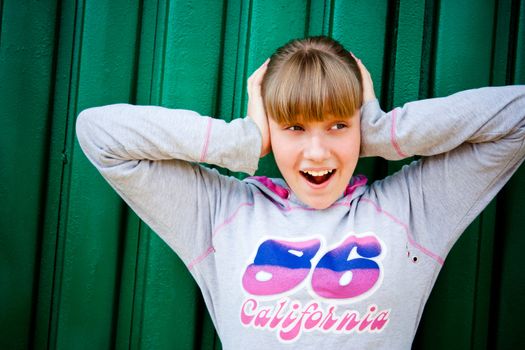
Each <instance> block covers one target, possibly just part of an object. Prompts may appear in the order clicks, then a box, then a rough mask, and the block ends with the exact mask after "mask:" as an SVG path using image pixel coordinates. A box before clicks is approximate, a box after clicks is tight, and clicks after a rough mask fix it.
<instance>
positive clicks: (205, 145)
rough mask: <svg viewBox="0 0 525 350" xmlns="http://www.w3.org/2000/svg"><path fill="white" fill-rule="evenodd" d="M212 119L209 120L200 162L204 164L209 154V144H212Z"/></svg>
mask: <svg viewBox="0 0 525 350" xmlns="http://www.w3.org/2000/svg"><path fill="white" fill-rule="evenodd" d="M212 121H213V120H212V118H208V127H207V128H206V139H205V140H204V146H203V147H202V152H201V157H200V159H199V162H204V161H205V160H206V156H207V153H208V143H209V142H210V135H211V125H212Z"/></svg>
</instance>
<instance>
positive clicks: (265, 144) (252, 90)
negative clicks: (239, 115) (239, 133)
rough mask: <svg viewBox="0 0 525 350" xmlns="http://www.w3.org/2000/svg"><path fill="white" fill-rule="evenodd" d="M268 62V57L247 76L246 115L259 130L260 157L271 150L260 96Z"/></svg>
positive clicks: (266, 120)
mask: <svg viewBox="0 0 525 350" xmlns="http://www.w3.org/2000/svg"><path fill="white" fill-rule="evenodd" d="M268 62H270V59H269V58H268V59H267V60H266V61H265V62H264V63H263V64H262V65H261V66H260V67H259V68H257V70H256V71H255V72H253V73H252V75H251V76H250V77H249V78H248V117H250V118H252V120H253V121H254V122H255V124H257V126H258V127H259V130H260V131H261V135H262V145H261V156H260V157H261V158H262V157H264V156H265V155H267V154H268V153H270V150H271V145H270V129H269V127H268V117H267V116H266V111H265V110H264V104H263V99H262V96H261V83H262V79H263V77H264V73H266V68H267V67H268Z"/></svg>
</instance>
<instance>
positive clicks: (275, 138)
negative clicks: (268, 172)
mask: <svg viewBox="0 0 525 350" xmlns="http://www.w3.org/2000/svg"><path fill="white" fill-rule="evenodd" d="M270 142H271V145H272V152H273V156H274V158H275V161H276V162H277V166H278V167H279V169H280V170H281V171H282V170H283V168H284V167H287V166H289V163H291V162H290V161H291V158H292V157H291V153H292V152H293V147H290V143H289V142H288V141H287V140H286V138H284V137H282V136H281V135H275V134H272V135H271V137H270Z"/></svg>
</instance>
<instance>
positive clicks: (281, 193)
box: [245, 174, 368, 207]
mask: <svg viewBox="0 0 525 350" xmlns="http://www.w3.org/2000/svg"><path fill="white" fill-rule="evenodd" d="M245 181H248V182H250V183H253V184H255V185H256V186H257V187H259V188H261V190H263V191H264V192H266V193H268V194H270V195H271V196H272V197H273V198H274V199H275V200H277V201H278V202H280V203H281V204H283V205H284V206H289V203H288V202H292V203H296V204H299V205H300V206H302V207H308V205H306V204H305V203H303V202H302V201H301V200H300V199H299V198H298V197H297V196H296V195H295V194H294V193H293V191H292V190H291V189H290V187H289V186H288V184H287V183H286V181H284V179H281V178H269V177H267V176H250V177H248V178H246V179H245ZM367 182H368V179H367V178H366V176H364V175H361V174H358V175H355V176H352V178H351V179H350V182H349V183H348V185H347V186H346V189H345V191H344V193H343V195H342V196H341V197H340V198H339V199H338V200H337V201H336V202H335V203H337V202H339V201H341V200H342V199H343V198H345V197H347V196H350V198H349V201H351V200H352V199H353V198H355V197H356V196H358V195H359V194H361V193H362V191H357V189H359V188H361V187H364V186H365V185H366V184H367ZM335 203H334V204H335ZM332 205H333V204H332Z"/></svg>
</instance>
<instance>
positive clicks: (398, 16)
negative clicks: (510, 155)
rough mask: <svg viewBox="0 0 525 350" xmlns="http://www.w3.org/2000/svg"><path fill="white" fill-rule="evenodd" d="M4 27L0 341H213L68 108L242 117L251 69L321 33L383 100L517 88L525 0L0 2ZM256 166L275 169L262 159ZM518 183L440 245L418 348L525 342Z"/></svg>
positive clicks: (165, 255)
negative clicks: (367, 74)
mask: <svg viewBox="0 0 525 350" xmlns="http://www.w3.org/2000/svg"><path fill="white" fill-rule="evenodd" d="M0 20H1V22H0V74H1V76H0V81H1V84H2V85H1V87H2V88H1V89H0V96H1V100H2V104H1V105H0V111H1V115H0V116H1V120H0V122H1V127H0V145H1V148H2V150H4V152H2V156H1V157H2V158H1V161H0V164H2V166H0V175H1V177H2V181H1V182H0V203H2V206H0V220H1V221H0V243H1V245H0V246H1V248H0V249H1V255H0V267H1V268H0V271H1V274H0V283H1V284H0V285H1V286H2V288H1V289H0V290H1V293H2V294H1V296H2V298H1V300H2V301H1V303H2V305H1V306H0V307H1V310H2V311H3V313H2V318H1V324H0V329H1V331H0V337H1V339H0V347H1V348H2V349H4V348H5V349H24V348H28V347H34V348H38V349H48V348H50V349H70V348H75V349H78V348H90V349H93V348H95V349H104V348H108V349H109V348H118V349H127V348H132V349H139V348H155V349H163V348H170V349H171V348H176V349H212V348H215V349H220V348H221V345H220V342H219V340H218V338H217V337H216V335H215V332H214V330H213V326H212V324H211V321H210V318H209V316H207V312H206V311H205V307H204V305H203V302H202V299H201V297H200V295H199V291H198V288H197V287H196V285H195V284H194V282H193V281H192V280H191V276H190V274H189V273H188V271H187V270H186V268H185V267H184V265H183V264H182V263H181V261H180V260H179V259H178V258H177V257H176V256H175V254H173V253H172V251H170V249H169V248H168V247H167V246H166V245H165V244H164V243H163V242H162V241H161V240H160V239H159V237H157V236H156V235H155V234H154V233H153V232H152V231H151V230H150V229H149V228H148V227H147V226H146V225H144V224H143V223H141V222H140V220H139V219H138V218H137V217H136V216H135V215H134V214H133V213H132V212H131V211H130V210H129V209H128V208H127V207H126V206H125V205H123V203H122V201H121V200H120V199H119V198H118V196H117V195H116V194H115V193H114V191H113V190H112V189H111V188H110V187H109V186H108V185H107V184H106V183H105V182H104V180H103V179H102V178H101V177H100V175H99V174H98V173H97V172H96V170H95V169H94V168H93V167H92V166H91V165H90V164H89V162H88V161H87V160H86V158H85V156H84V155H83V154H82V152H81V151H80V149H79V147H78V144H77V143H76V141H75V139H74V122H75V118H76V115H77V114H78V112H79V111H80V110H82V109H84V108H86V107H89V106H95V105H102V104H107V103H115V102H131V103H139V104H156V105H163V106H167V107H176V108H188V109H193V110H196V111H198V112H199V113H201V114H204V115H211V116H214V117H218V118H222V119H225V120H231V119H233V118H238V117H243V116H244V114H245V113H246V103H247V94H246V90H245V89H246V79H247V78H248V76H249V75H250V74H251V72H252V71H253V70H254V69H256V68H257V67H258V66H259V65H260V64H261V63H262V62H263V61H264V60H265V59H266V57H268V56H269V55H270V54H271V53H272V52H273V51H274V50H275V49H276V48H277V47H278V46H280V45H282V44H283V43H284V42H286V41H288V40H290V39H292V38H294V37H302V36H305V35H318V34H329V35H333V36H334V37H335V38H337V39H338V40H340V41H341V42H342V43H343V44H345V45H346V46H347V47H348V48H349V49H350V50H352V51H353V52H354V53H355V54H356V55H357V56H358V57H360V58H361V59H362V60H363V61H364V63H365V64H366V65H367V67H368V68H369V70H370V71H371V73H372V76H373V77H374V83H375V90H376V93H377V95H378V97H379V98H380V101H381V104H382V106H383V107H384V108H385V109H390V108H393V107H395V106H399V105H401V104H403V103H404V102H407V101H410V100H414V99H417V98H426V97H432V96H442V95H446V94H449V93H452V92H455V91H458V90H461V89H466V88H471V87H478V86H484V85H489V84H495V85H501V84H505V83H524V82H525V68H523V67H525V1H523V0H522V1H518V0H499V1H496V0H491V1H489V0H485V1H475V0H468V1H459V2H458V1H452V0H441V1H440V0H426V1H424V2H423V1H416V0H397V1H389V2H386V1H379V0H377V1H365V0H355V1H340V0H336V1H334V0H310V1H300V0H294V1H287V2H281V1H262V0H259V1H257V0H245V1H243V0H231V1H225V2H220V1H203V0H200V1H199V0H194V1H181V0H180V1H176V0H171V1H169V0H134V1H127V0H117V1H103V0H77V1H50V0H49V1H39V2H38V1H26V2H15V1H5V2H4V1H1V0H0ZM407 161H409V160H407ZM407 161H403V162H386V161H384V160H380V159H365V160H363V161H362V162H360V165H359V167H358V169H357V171H358V172H362V173H365V174H367V175H368V176H369V178H370V179H377V178H381V177H384V176H385V175H387V174H389V173H392V172H393V171H395V170H397V169H398V168H399V167H400V166H401V165H402V164H405V163H406V162H407ZM221 171H226V170H224V169H223V170H221ZM259 172H264V173H265V174H269V175H271V176H276V175H278V174H279V172H278V170H277V169H276V167H275V163H274V161H273V159H272V157H271V156H268V157H266V158H265V159H263V160H262V161H261V164H260V170H259ZM236 175H238V176H243V174H236ZM524 180H525V172H524V170H523V167H521V169H520V170H519V171H518V173H517V174H516V175H515V176H514V177H513V179H512V180H511V181H510V183H509V184H508V185H507V186H506V187H505V188H504V190H503V191H502V193H501V195H499V196H498V198H497V200H495V201H493V203H492V204H491V205H490V206H489V207H488V208H487V209H486V210H485V211H484V213H483V214H482V215H481V216H480V217H479V218H478V219H477V220H476V221H475V222H474V223H473V224H472V225H471V226H470V227H469V228H468V230H467V231H466V233H465V234H464V235H463V237H461V239H460V240H459V241H458V244H457V245H456V246H455V247H454V249H453V250H452V252H451V253H450V255H449V257H448V259H447V262H446V264H445V267H444V269H443V272H442V274H441V275H440V277H439V278H438V281H437V283H436V287H435V289H434V291H433V293H432V295H431V298H430V300H429V303H428V306H427V308H426V310H425V312H424V315H423V319H422V322H421V326H420V329H419V332H418V335H417V338H416V341H415V344H414V348H418V349H442V348H447V349H464V348H471V349H489V348H490V349H492V348H500V349H510V348H520V347H524V345H525V342H524V341H523V339H522V337H521V334H520V332H521V327H520V324H521V323H520V320H521V315H522V314H523V313H524V312H525V303H524V302H523V301H522V299H523V298H522V296H523V295H525V282H524V281H525V273H524V272H523V269H522V268H521V265H522V264H521V263H520V255H521V250H520V247H521V246H522V245H523V244H525V242H524V239H523V237H524V235H523V227H524V224H525V222H524V216H523V213H524V212H523V209H522V205H523V203H524V201H525V197H524V196H525V181H524ZM522 243H523V244H522Z"/></svg>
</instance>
